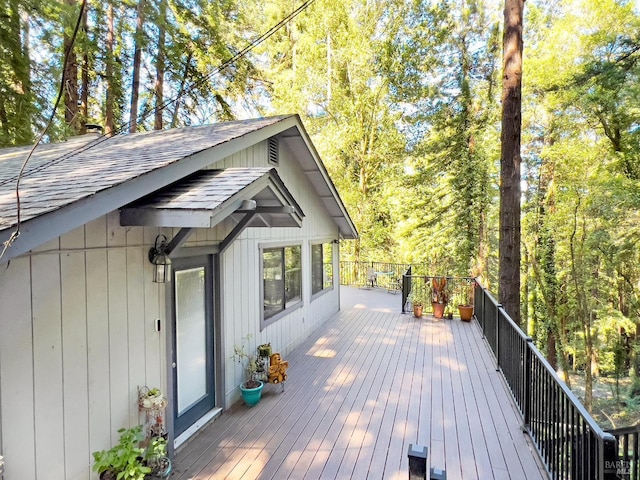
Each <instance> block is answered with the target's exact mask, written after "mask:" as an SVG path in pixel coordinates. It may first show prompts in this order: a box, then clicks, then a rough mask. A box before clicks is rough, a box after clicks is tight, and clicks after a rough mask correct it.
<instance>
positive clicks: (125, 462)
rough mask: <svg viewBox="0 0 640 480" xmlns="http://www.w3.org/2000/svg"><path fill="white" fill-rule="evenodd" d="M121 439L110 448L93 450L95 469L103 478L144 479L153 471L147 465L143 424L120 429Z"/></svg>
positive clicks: (117, 479) (111, 479) (109, 479)
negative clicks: (98, 450)
mask: <svg viewBox="0 0 640 480" xmlns="http://www.w3.org/2000/svg"><path fill="white" fill-rule="evenodd" d="M118 433H119V434H120V441H119V442H118V443H117V444H115V445H114V446H113V447H112V448H110V449H109V450H102V451H100V452H93V459H94V460H95V462H94V464H93V470H94V471H95V472H97V473H98V474H99V475H100V479H101V480H144V478H145V476H146V475H148V474H150V473H151V468H149V467H148V466H147V465H145V462H144V456H145V449H144V448H142V447H141V446H140V442H141V441H142V440H143V435H142V425H138V426H137V427H133V428H121V429H120V430H118Z"/></svg>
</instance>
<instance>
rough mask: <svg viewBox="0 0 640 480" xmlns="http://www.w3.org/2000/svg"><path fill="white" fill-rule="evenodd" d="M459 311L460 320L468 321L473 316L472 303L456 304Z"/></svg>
mask: <svg viewBox="0 0 640 480" xmlns="http://www.w3.org/2000/svg"><path fill="white" fill-rule="evenodd" d="M458 310H459V311H460V320H462V321H463V322H470V321H471V319H472V318H473V305H458Z"/></svg>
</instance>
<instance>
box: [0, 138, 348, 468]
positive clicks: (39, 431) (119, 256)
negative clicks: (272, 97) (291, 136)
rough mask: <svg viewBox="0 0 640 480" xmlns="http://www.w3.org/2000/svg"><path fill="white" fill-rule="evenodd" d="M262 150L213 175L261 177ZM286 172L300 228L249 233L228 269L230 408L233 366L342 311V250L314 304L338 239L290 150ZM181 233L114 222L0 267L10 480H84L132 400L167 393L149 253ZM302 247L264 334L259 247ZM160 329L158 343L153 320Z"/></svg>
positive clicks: (2, 390)
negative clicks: (317, 269)
mask: <svg viewBox="0 0 640 480" xmlns="http://www.w3.org/2000/svg"><path fill="white" fill-rule="evenodd" d="M267 158H268V148H267V142H266V141H264V142H261V143H259V144H256V145H254V146H251V147H248V148H246V149H244V150H242V151H240V152H238V153H236V154H234V155H232V156H230V157H228V158H226V159H223V160H220V161H218V162H216V163H214V164H213V165H212V166H211V168H229V167H254V166H255V167H261V166H267V165H269V163H268V160H267ZM277 170H278V174H279V175H280V177H281V178H282V180H283V182H284V184H285V185H286V186H287V188H288V189H289V190H290V192H291V194H292V195H293V197H294V198H295V199H296V200H297V201H298V203H299V204H300V206H301V208H302V210H303V212H304V214H305V218H304V219H303V222H302V228H248V229H246V230H245V231H244V232H243V233H242V234H241V235H240V237H239V238H238V239H237V240H235V241H234V242H233V243H232V244H231V245H230V247H229V248H228V249H227V250H226V251H225V252H224V254H222V255H221V258H220V269H221V271H220V281H221V285H220V290H221V292H222V293H221V298H220V304H221V305H220V312H221V316H222V318H221V320H222V334H223V335H224V340H223V345H224V352H222V353H223V357H224V365H220V366H217V368H224V376H225V391H224V401H225V406H230V405H231V404H232V403H233V402H235V401H236V400H237V399H238V398H239V392H238V388H237V385H238V384H239V383H240V381H241V379H242V369H241V367H240V366H239V365H237V364H235V363H234V362H233V361H232V360H231V359H230V358H229V357H230V356H231V355H232V353H233V346H234V345H235V344H240V343H241V342H242V338H243V337H246V336H247V335H248V334H250V335H252V339H251V345H249V346H248V347H249V349H253V348H255V346H256V345H258V344H261V343H266V342H270V343H271V344H272V346H273V348H274V351H279V352H281V353H282V354H283V356H284V357H285V359H286V355H287V353H289V352H291V351H292V350H293V348H295V347H296V346H298V345H299V344H300V343H302V342H303V341H304V340H305V339H306V338H307V337H308V336H309V334H310V333H311V332H312V331H313V330H315V329H316V328H317V327H319V326H320V324H321V323H323V322H324V321H325V320H327V319H328V318H330V317H331V316H332V315H333V314H335V313H336V312H337V311H338V309H339V280H338V255H339V252H338V245H335V248H334V288H332V289H328V290H327V291H325V292H323V293H321V294H319V295H316V296H314V297H313V298H312V295H311V258H310V257H311V255H310V249H311V244H313V243H325V242H330V241H332V240H334V239H337V238H339V229H338V227H337V226H336V224H335V222H334V221H333V220H332V219H331V218H330V217H329V215H328V214H327V212H326V211H325V210H324V207H323V206H322V201H321V200H320V199H319V198H318V197H317V196H316V194H315V192H314V189H313V186H312V185H311V184H310V183H309V181H308V180H307V177H306V175H305V173H304V172H303V171H302V169H301V168H300V166H299V164H298V163H297V162H296V161H295V159H293V158H292V154H291V152H290V151H289V150H288V149H287V148H286V144H285V143H284V142H283V143H281V148H280V163H279V166H278V167H277ZM232 226H233V224H232V223H231V222H230V221H225V222H223V224H221V225H219V226H218V227H216V228H212V229H197V230H196V231H195V232H194V234H193V235H192V236H191V237H190V238H189V240H188V242H187V245H190V246H196V245H200V246H203V245H213V244H216V243H218V242H219V241H221V240H222V239H223V238H225V236H226V234H227V233H228V232H229V230H230V229H231V228H232ZM177 230H178V229H157V228H146V227H145V228H141V227H121V226H120V224H119V214H118V212H117V211H114V212H111V213H110V214H108V215H105V216H102V217H100V218H98V219H96V220H94V221H92V222H90V223H88V224H86V225H84V226H83V227H81V228H78V229H75V230H73V231H71V232H69V233H67V234H65V235H63V236H61V237H59V238H57V239H55V240H52V241H51V242H48V243H47V244H44V245H41V246H40V247H38V248H37V249H36V250H34V251H33V252H30V253H29V254H26V255H24V256H21V257H18V258H14V259H12V260H11V262H10V263H9V265H8V267H7V268H5V265H3V266H2V268H1V269H0V332H2V335H0V455H2V456H3V457H4V469H5V478H6V479H11V480H13V479H21V480H22V479H34V480H59V479H60V480H62V479H65V480H76V479H77V480H80V479H82V480H85V479H87V478H97V476H96V475H95V474H93V473H91V472H90V470H91V463H92V456H91V453H92V452H94V451H98V450H102V449H105V448H110V447H111V446H112V445H113V444H114V443H116V442H117V440H118V433H117V430H118V429H119V428H122V427H129V426H133V425H136V424H138V423H140V420H141V419H140V417H139V412H138V409H137V389H138V387H139V386H143V385H147V386H150V387H159V388H161V389H162V390H163V391H166V387H167V376H168V373H169V372H167V355H168V352H167V350H166V349H167V346H166V339H167V333H166V332H168V330H169V329H168V328H167V327H168V326H169V323H170V322H169V320H170V319H168V318H167V315H168V314H169V312H167V311H166V299H165V294H166V286H165V285H162V284H154V283H153V282H152V267H151V265H150V263H149V261H148V258H147V254H148V251H149V248H150V246H151V245H153V243H154V240H155V238H156V236H157V235H158V234H159V233H163V234H165V235H166V236H167V238H169V239H170V238H173V235H174V234H175V233H177ZM294 244H297V245H301V246H302V279H303V280H302V282H303V283H302V296H303V299H302V304H301V307H300V308H296V309H295V310H293V311H291V312H289V313H287V314H286V315H285V316H283V317H281V318H280V319H278V320H277V321H275V322H273V323H271V324H269V325H268V326H266V327H264V328H261V318H262V308H263V307H262V299H261V284H262V278H261V261H262V259H261V254H260V253H261V252H260V248H261V247H265V246H266V247H268V246H271V245H282V246H284V245H294ZM156 319H160V320H161V322H162V330H161V332H157V331H156V329H155V321H156Z"/></svg>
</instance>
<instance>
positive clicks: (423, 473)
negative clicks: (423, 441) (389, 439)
mask: <svg viewBox="0 0 640 480" xmlns="http://www.w3.org/2000/svg"><path fill="white" fill-rule="evenodd" d="M427 452H428V449H427V447H425V446H423V445H414V444H413V443H410V444H409V452H408V455H409V480H427Z"/></svg>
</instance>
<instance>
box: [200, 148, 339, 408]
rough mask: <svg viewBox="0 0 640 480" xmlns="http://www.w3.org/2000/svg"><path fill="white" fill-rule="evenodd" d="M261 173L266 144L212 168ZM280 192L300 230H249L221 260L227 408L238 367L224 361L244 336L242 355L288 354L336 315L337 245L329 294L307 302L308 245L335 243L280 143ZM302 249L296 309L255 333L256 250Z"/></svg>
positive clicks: (258, 306)
mask: <svg viewBox="0 0 640 480" xmlns="http://www.w3.org/2000/svg"><path fill="white" fill-rule="evenodd" d="M243 166H250V167H264V166H271V165H270V164H269V162H268V145H267V142H266V141H265V142H261V143H259V144H256V145H254V146H253V147H250V148H247V149H245V150H243V151H242V152H239V153H237V154H235V155H233V156H231V157H229V158H227V159H225V160H223V161H222V162H218V163H216V164H215V165H214V166H213V167H214V168H230V167H243ZM276 169H277V171H278V175H279V176H280V177H281V178H282V181H283V182H284V184H285V186H286V187H287V188H288V189H289V191H290V192H291V194H292V195H293V197H294V198H295V199H296V201H297V202H298V203H299V204H300V207H301V208H302V210H303V212H304V214H305V217H304V219H303V221H302V228H295V227H289V228H249V229H246V230H245V231H244V232H243V234H242V235H241V236H240V237H239V238H238V239H236V240H235V241H234V242H233V243H232V244H231V246H230V247H229V248H228V250H227V251H226V252H224V254H223V255H222V258H221V269H222V270H221V282H222V285H223V290H222V299H221V304H222V305H221V307H222V309H221V310H222V317H223V318H222V320H223V330H224V337H225V338H224V340H225V343H224V345H225V353H226V355H225V359H226V362H225V401H226V405H227V406H230V405H231V404H233V403H234V402H235V401H237V400H238V398H239V394H240V392H239V389H238V385H239V384H240V383H241V381H242V378H243V372H242V368H241V366H239V365H238V364H237V363H235V362H233V360H231V359H230V358H229V357H230V355H231V354H232V353H233V347H234V345H240V344H241V343H242V339H243V338H244V337H246V336H247V335H248V334H249V335H251V339H250V341H249V343H248V345H246V346H247V349H248V351H250V352H251V351H253V350H254V349H255V347H256V346H257V345H259V344H262V343H267V342H269V343H271V345H272V347H273V350H274V351H276V352H280V353H282V354H283V358H285V359H286V355H287V353H289V352H291V351H292V350H293V349H294V348H295V347H297V346H298V345H299V344H300V343H301V342H302V341H304V340H305V339H306V338H307V337H308V336H309V334H310V333H311V332H312V331H313V330H315V329H316V328H317V327H319V326H320V325H321V324H322V323H323V322H324V321H325V320H327V319H328V318H330V317H331V316H332V315H334V314H335V313H336V312H337V311H338V310H339V279H338V256H339V251H338V250H339V249H338V245H337V244H336V245H334V277H335V278H334V288H333V289H330V290H327V291H326V292H323V293H322V294H320V295H316V296H315V297H314V298H312V296H311V244H312V243H325V242H330V241H332V240H334V239H338V238H339V231H338V227H337V225H336V224H335V222H334V221H333V220H332V219H331V218H330V217H329V215H328V214H327V212H326V210H325V209H324V207H323V206H322V201H321V200H320V199H319V198H318V197H317V195H316V194H315V191H314V189H313V186H312V185H311V184H310V182H309V181H308V179H307V177H306V175H305V174H304V172H303V171H302V169H301V167H300V166H299V164H298V162H297V161H295V159H293V158H292V154H291V152H290V151H289V150H288V149H287V148H286V146H285V144H284V142H281V144H280V161H279V165H278V166H277V167H276ZM276 245H277V246H285V245H301V246H302V297H303V298H302V305H301V307H300V308H296V309H294V310H292V311H291V312H290V313H289V314H287V315H285V316H284V317H282V318H279V319H278V320H277V321H275V322H273V323H271V324H269V325H268V326H266V327H264V328H261V318H262V308H263V307H262V298H261V284H262V277H261V262H262V257H261V251H260V248H261V247H269V246H276Z"/></svg>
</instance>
